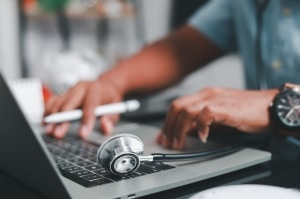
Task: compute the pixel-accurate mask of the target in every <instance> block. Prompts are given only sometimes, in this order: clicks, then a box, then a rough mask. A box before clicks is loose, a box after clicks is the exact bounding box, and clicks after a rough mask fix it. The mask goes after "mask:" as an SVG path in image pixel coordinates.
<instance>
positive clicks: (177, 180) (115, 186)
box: [0, 75, 271, 199]
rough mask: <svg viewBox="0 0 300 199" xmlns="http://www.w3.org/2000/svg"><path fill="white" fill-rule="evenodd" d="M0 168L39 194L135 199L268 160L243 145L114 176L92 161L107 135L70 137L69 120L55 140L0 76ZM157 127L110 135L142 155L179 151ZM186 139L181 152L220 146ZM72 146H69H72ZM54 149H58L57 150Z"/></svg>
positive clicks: (125, 128) (131, 126)
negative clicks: (159, 139)
mask: <svg viewBox="0 0 300 199" xmlns="http://www.w3.org/2000/svg"><path fill="white" fill-rule="evenodd" d="M0 110H1V112H0V127H1V133H0V157H1V161H0V170H1V171H2V172H4V173H6V174H8V175H10V176H12V177H13V178H15V179H17V180H18V181H20V182H22V183H24V184H26V185H27V186H30V187H31V188H33V189H34V190H36V191H37V192H39V193H40V194H41V195H42V196H44V197H45V198H85V199H93V198H136V197H141V196H145V195H148V194H152V193H157V192H160V191H164V190H168V189H171V188H176V187H179V186H183V185H187V184H189V183H194V182H198V181H201V180H205V179H208V178H212V177H215V176H219V175H222V174H226V173H229V172H233V171H236V170H239V169H243V168H246V167H249V166H253V165H256V164H261V163H263V162H266V161H269V160H270V159H271V154H270V153H269V152H265V151H261V150H257V149H252V148H243V149H242V150H239V151H237V152H234V153H231V154H228V155H225V156H220V157H217V158H211V159H202V160H197V161H184V162H171V163H149V164H148V163H145V164H144V163H143V164H142V165H141V168H139V169H138V170H137V171H136V172H135V173H132V174H130V175H128V176H125V177H122V176H121V177H120V176H114V175H112V174H111V173H110V172H109V171H107V170H105V169H104V168H101V165H99V164H97V162H96V160H95V157H96V152H97V149H98V147H99V146H100V145H101V143H103V142H104V141H105V140H106V139H108V137H107V136H104V135H102V134H101V133H99V132H93V133H91V135H90V136H89V138H88V139H87V140H85V141H83V140H80V139H78V138H77V137H76V134H75V133H74V132H76V129H77V126H76V124H74V125H73V126H72V128H71V129H70V132H69V134H68V136H67V137H66V138H65V139H63V140H55V139H53V138H51V137H47V136H45V134H44V133H43V130H44V129H43V127H41V126H39V125H32V124H31V123H29V122H28V121H27V119H26V117H25V115H24V114H23V112H22V111H21V109H20V107H19V106H18V104H17V101H16V100H15V99H14V96H13V94H12V92H11V91H10V89H9V87H8V85H7V83H6V81H5V79H4V78H3V77H2V76H1V75H0ZM158 132H159V129H158V128H157V127H154V126H148V125H141V124H135V123H120V124H119V125H118V126H117V127H116V128H115V131H114V133H113V135H115V134H120V133H132V134H135V135H137V136H138V137H140V138H141V140H142V141H143V143H144V145H145V152H144V154H150V153H155V152H161V153H180V152H183V151H174V150H167V149H165V148H163V147H161V146H159V145H157V144H156V143H155V137H156V135H157V133H158ZM221 145H222V144H220V143H214V142H210V141H208V143H206V144H203V143H201V142H200V141H199V140H198V139H197V138H192V137H189V138H188V140H187V143H186V147H185V149H184V152H192V151H201V150H207V149H209V148H215V147H221ZM74 146H75V147H74ZM57 147H64V149H59V148H57Z"/></svg>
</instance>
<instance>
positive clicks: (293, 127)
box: [270, 83, 300, 131]
mask: <svg viewBox="0 0 300 199" xmlns="http://www.w3.org/2000/svg"><path fill="white" fill-rule="evenodd" d="M270 109H271V119H272V122H273V123H274V125H275V126H276V127H277V128H279V129H278V130H284V131H300V85H295V84H290V83H285V84H284V85H283V86H281V88H280V92H279V93H278V94H277V95H276V96H275V98H274V100H273V102H272V103H271V105H270Z"/></svg>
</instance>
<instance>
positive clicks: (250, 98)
mask: <svg viewBox="0 0 300 199" xmlns="http://www.w3.org/2000/svg"><path fill="white" fill-rule="evenodd" d="M277 93H278V90H277V89H273V90H265V91H244V90H237V89H227V88H205V89H203V90H201V91H200V92H198V93H196V94H193V95H189V96H185V97H182V98H179V99H176V100H175V101H174V102H172V104H171V106H170V110H169V112H168V114H167V117H166V120H165V123H164V126H163V128H162V132H161V133H160V134H159V135H158V137H157V142H158V143H159V144H161V145H163V146H164V147H167V148H174V149H181V148H183V147H184V145H185V141H186V136H187V134H189V133H190V132H192V131H197V132H198V136H199V139H200V140H202V141H203V142H206V139H207V137H208V134H209V129H210V125H212V124H221V125H225V126H229V127H233V128H236V129H238V130H240V131H244V132H249V133H254V132H264V131H266V130H267V129H268V128H270V126H271V124H270V118H269V110H268V109H269V104H270V102H271V101H272V100H273V98H274V97H275V95H276V94H277Z"/></svg>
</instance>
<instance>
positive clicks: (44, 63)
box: [0, 0, 244, 100]
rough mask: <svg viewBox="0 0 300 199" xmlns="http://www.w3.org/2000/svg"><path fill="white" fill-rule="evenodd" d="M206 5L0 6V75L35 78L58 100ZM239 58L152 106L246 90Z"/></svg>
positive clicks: (132, 1) (2, 2)
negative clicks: (208, 91)
mask: <svg viewBox="0 0 300 199" xmlns="http://www.w3.org/2000/svg"><path fill="white" fill-rule="evenodd" d="M206 2H207V1H206V0H188V1H182V0H163V1H161V0H0V69H1V71H2V73H3V74H4V76H5V77H7V78H9V79H17V78H32V77H34V78H38V79H39V80H40V81H41V82H42V84H43V85H44V86H46V87H47V88H49V89H50V90H51V91H52V92H54V93H61V92H63V91H65V90H66V89H68V88H70V87H71V86H72V85H74V84H76V82H77V81H79V80H87V79H95V78H96V77H97V76H98V75H100V74H101V73H103V72H104V71H105V70H107V69H109V68H110V67H113V66H114V65H115V64H116V63H118V62H119V61H120V60H122V59H126V58H127V57H129V56H131V55H133V54H134V53H136V52H137V51H139V50H140V49H141V48H143V46H144V45H147V44H149V43H151V42H153V41H156V40H158V39H160V38H162V37H164V36H165V35H167V34H168V33H169V32H170V31H172V30H174V29H176V28H177V27H178V26H180V25H182V24H184V23H186V20H187V19H188V17H189V16H191V14H192V13H193V12H194V11H195V10H197V9H198V8H200V7H201V6H203V4H205V3H206ZM242 70H243V68H242V65H241V62H240V59H239V57H238V56H237V55H229V56H226V57H225V58H222V59H220V60H217V61H216V62H214V63H211V64H210V67H206V68H204V69H203V70H200V71H197V72H196V73H194V74H192V75H191V76H189V77H188V78H186V79H185V80H184V81H183V82H181V83H180V84H178V85H176V86H174V87H172V88H170V89H168V90H166V91H163V92H161V93H159V94H157V95H155V96H153V99H154V100H155V99H157V100H161V99H168V98H173V97H176V96H181V95H185V94H188V93H192V92H195V91H198V90H199V89H201V88H202V87H205V86H215V85H217V86H225V87H233V88H243V87H244V79H243V71H242Z"/></svg>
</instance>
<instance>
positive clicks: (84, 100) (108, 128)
mask: <svg viewBox="0 0 300 199" xmlns="http://www.w3.org/2000/svg"><path fill="white" fill-rule="evenodd" d="M122 98H123V97H122V94H121V92H119V91H118V89H117V88H116V87H115V86H113V85H112V84H110V83H108V82H105V81H101V80H96V81H90V82H89V81H81V82H79V83H77V84H76V85H75V86H74V87H73V88H71V89H70V90H68V91H67V92H65V93H64V94H62V95H60V96H54V97H52V98H50V99H49V100H48V102H47V104H46V106H45V112H44V117H45V116H47V115H50V114H53V113H57V112H62V111H68V110H73V109H78V108H81V109H82V110H83V117H82V120H81V125H80V128H79V135H80V137H82V138H86V137H87V136H88V135H89V133H90V132H91V131H92V129H93V127H94V123H95V119H96V118H95V115H94V110H95V108H96V106H99V105H101V104H107V103H113V102H118V101H121V100H122ZM118 118H119V116H118V115H109V116H103V117H101V118H100V128H101V130H102V132H103V133H110V132H112V130H113V125H114V123H115V122H116V121H117V120H118ZM45 125H46V132H47V134H49V135H52V136H54V137H56V138H63V137H64V136H65V135H66V133H67V131H68V129H69V126H70V124H69V123H68V122H64V123H60V124H45Z"/></svg>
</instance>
